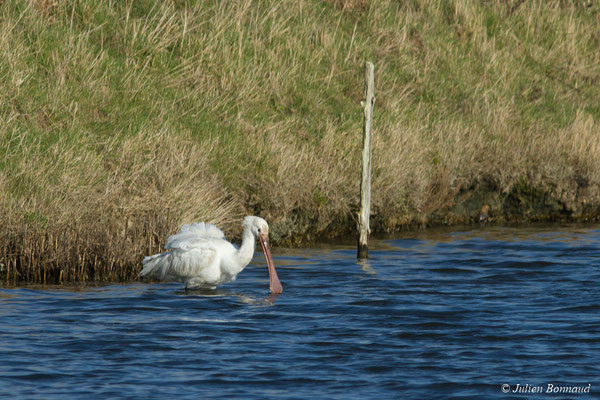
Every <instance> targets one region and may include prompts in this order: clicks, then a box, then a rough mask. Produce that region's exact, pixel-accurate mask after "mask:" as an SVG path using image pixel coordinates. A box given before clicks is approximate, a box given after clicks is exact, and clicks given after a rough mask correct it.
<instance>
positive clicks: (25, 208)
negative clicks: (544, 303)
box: [0, 0, 600, 282]
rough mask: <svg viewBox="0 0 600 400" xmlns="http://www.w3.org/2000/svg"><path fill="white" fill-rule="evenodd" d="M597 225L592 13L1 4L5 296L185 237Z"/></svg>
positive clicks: (339, 2) (333, 5)
mask: <svg viewBox="0 0 600 400" xmlns="http://www.w3.org/2000/svg"><path fill="white" fill-rule="evenodd" d="M365 60H371V61H373V63H374V64H375V73H376V97H377V102H376V106H375V119H374V126H373V130H374V138H373V146H374V149H373V156H374V159H373V180H372V185H373V187H372V195H373V198H372V207H373V214H374V215H373V217H372V224H373V225H374V226H373V228H374V229H375V230H380V231H385V230H394V229H398V228H400V227H404V226H410V225H426V224H434V223H454V222H461V223H462V222H471V221H475V220H476V219H477V216H478V213H479V210H480V209H481V207H482V206H483V205H484V204H489V205H490V206H491V207H490V211H489V214H490V218H491V219H493V220H496V221H509V220H531V219H563V218H570V219H586V218H588V219H594V218H598V215H599V214H600V163H599V160H600V140H599V137H598V135H599V133H600V129H599V128H600V122H599V118H600V84H599V83H600V5H599V4H598V3H597V2H595V1H589V0H525V1H522V0H450V1H435V0H405V1H404V0H403V1H392V0H389V1H386V0H381V1H368V0H294V1H288V0H277V1H275V0H273V1H268V0H264V1H251V0H242V1H185V0H171V1H165V2H154V1H150V0H131V1H123V2H114V1H110V0H94V1H71V2H59V1H55V0H31V1H25V0H15V1H9V2H1V3H0V93H1V94H0V118H1V124H0V217H1V218H2V222H3V223H2V224H1V226H0V276H1V278H2V281H8V282H12V281H37V282H55V281H68V280H97V279H103V280H124V279H129V278H132V277H135V276H136V275H137V273H138V271H139V270H140V261H141V259H142V257H143V256H144V255H147V254H150V253H153V252H156V251H159V250H160V247H161V246H162V244H163V243H164V239H165V237H166V236H167V235H169V234H172V233H173V232H175V231H176V230H177V229H178V227H179V226H180V225H181V223H183V222H190V221H194V220H205V221H212V222H215V223H217V224H218V225H219V226H222V227H223V228H224V229H225V231H226V232H227V233H228V234H230V235H236V234H238V233H239V232H240V227H239V222H240V220H241V218H242V216H244V215H246V214H257V215H261V216H262V217H264V218H265V219H267V220H268V221H269V223H270V225H271V230H272V234H273V240H274V241H275V242H276V243H279V244H294V243H297V242H302V241H305V240H307V239H310V238H314V237H318V236H319V235H335V234H340V233H345V232H348V231H349V230H350V229H352V227H353V226H354V222H353V221H354V215H355V213H356V211H357V208H358V206H357V202H358V197H359V196H358V189H359V188H358V186H359V163H360V146H361V124H362V116H361V109H360V105H359V103H360V100H361V98H362V91H363V88H362V85H363V82H362V68H363V67H362V65H363V62H364V61H365Z"/></svg>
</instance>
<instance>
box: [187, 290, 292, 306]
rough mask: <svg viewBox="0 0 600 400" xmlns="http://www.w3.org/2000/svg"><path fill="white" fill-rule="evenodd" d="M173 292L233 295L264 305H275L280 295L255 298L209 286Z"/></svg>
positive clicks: (271, 294)
mask: <svg viewBox="0 0 600 400" xmlns="http://www.w3.org/2000/svg"><path fill="white" fill-rule="evenodd" d="M175 294H177V295H180V296H196V297H235V298H237V299H238V300H239V301H240V302H241V303H244V304H250V305H257V306H260V305H264V306H272V305H275V301H276V300H277V298H278V297H279V296H280V295H279V294H276V293H270V294H269V296H268V297H263V298H256V297H250V296H248V295H247V294H244V293H237V292H233V291H231V290H226V289H219V288H216V289H210V288H194V289H190V288H188V289H180V290H176V291H175Z"/></svg>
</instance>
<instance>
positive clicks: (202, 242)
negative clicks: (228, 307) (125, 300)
mask: <svg viewBox="0 0 600 400" xmlns="http://www.w3.org/2000/svg"><path fill="white" fill-rule="evenodd" d="M242 226H243V227H244V231H243V233H242V245H241V246H240V248H239V249H236V248H235V247H234V246H233V245H232V244H231V243H229V242H228V241H227V240H226V239H225V235H224V234H223V232H222V231H221V230H220V229H219V228H217V227H216V226H215V225H212V224H205V223H204V222H200V223H193V224H191V225H187V224H186V225H183V226H182V227H181V230H180V231H179V233H177V234H176V235H173V236H170V237H169V238H168V239H167V244H165V249H167V250H169V251H167V252H165V253H160V254H155V255H153V256H148V257H145V258H144V260H143V261H142V264H143V265H144V268H143V269H142V272H141V273H140V276H148V277H154V278H158V279H161V280H164V281H175V282H183V283H185V287H186V289H187V288H188V287H190V288H194V287H205V288H212V289H214V288H215V287H217V286H218V285H222V284H224V283H227V282H230V281H233V280H234V279H235V277H236V276H237V274H239V273H240V272H242V270H243V269H244V268H246V266H247V265H248V264H249V263H250V261H251V260H252V256H253V255H254V248H255V245H256V239H257V238H258V240H259V241H260V244H261V246H262V249H263V251H264V253H265V259H266V260H267V267H268V269H269V281H270V289H271V293H281V292H282V291H283V288H282V287H281V283H280V282H279V278H278V277H277V272H276V271H275V265H274V264H273V258H272V257H271V250H270V249H269V225H268V224H267V221H265V220H264V219H262V218H259V217H246V218H244V221H243V222H242Z"/></svg>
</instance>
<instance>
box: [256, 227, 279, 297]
mask: <svg viewBox="0 0 600 400" xmlns="http://www.w3.org/2000/svg"><path fill="white" fill-rule="evenodd" d="M259 239H260V245H261V246H262V249H263V252H264V253H265V259H266V260H267V267H268V268H269V284H270V285H269V288H270V289H271V293H281V292H283V288H282V287H281V282H279V277H278V276H277V271H275V264H274V263H273V257H271V249H269V238H268V236H267V235H260V236H259Z"/></svg>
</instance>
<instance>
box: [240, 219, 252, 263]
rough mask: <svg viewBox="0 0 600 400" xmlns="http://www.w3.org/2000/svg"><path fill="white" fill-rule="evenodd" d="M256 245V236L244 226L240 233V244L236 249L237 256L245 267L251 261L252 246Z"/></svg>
mask: <svg viewBox="0 0 600 400" xmlns="http://www.w3.org/2000/svg"><path fill="white" fill-rule="evenodd" d="M255 247H256V238H255V237H254V235H253V234H252V232H251V231H250V229H248V228H244V232H243V233H242V245H241V246H240V249H239V250H238V258H239V260H240V262H241V264H242V265H243V266H244V267H245V266H246V265H248V264H249V263H250V261H252V257H253V256H254V248H255Z"/></svg>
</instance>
